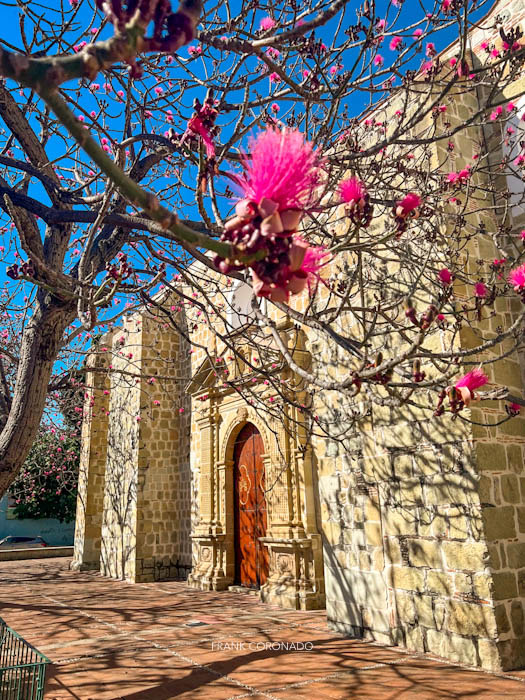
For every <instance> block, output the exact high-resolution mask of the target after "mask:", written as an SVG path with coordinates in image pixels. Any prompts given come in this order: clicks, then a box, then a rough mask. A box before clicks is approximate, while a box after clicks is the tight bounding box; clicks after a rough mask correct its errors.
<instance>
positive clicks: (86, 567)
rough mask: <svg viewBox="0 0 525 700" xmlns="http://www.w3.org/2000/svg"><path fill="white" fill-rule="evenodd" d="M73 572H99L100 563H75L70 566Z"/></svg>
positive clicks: (75, 561)
mask: <svg viewBox="0 0 525 700" xmlns="http://www.w3.org/2000/svg"><path fill="white" fill-rule="evenodd" d="M69 568H70V569H71V571H99V570H100V561H77V560H75V559H73V561H72V562H71V563H70V564H69Z"/></svg>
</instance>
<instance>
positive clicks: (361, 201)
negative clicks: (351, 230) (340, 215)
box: [338, 177, 374, 226]
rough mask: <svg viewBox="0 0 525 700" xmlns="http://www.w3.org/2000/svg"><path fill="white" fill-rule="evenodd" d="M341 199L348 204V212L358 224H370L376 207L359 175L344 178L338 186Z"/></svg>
mask: <svg viewBox="0 0 525 700" xmlns="http://www.w3.org/2000/svg"><path fill="white" fill-rule="evenodd" d="M338 191H339V196H340V198H341V201H342V202H344V203H345V204H346V213H347V214H348V216H349V218H350V219H351V221H353V223H354V224H356V225H362V226H368V225H369V224H370V222H371V221H372V215H373V211H374V208H373V206H372V205H371V204H370V195H369V194H368V191H367V189H366V187H365V184H364V183H363V182H362V181H361V180H359V178H357V177H349V178H347V179H346V180H342V181H341V182H340V183H339V187H338Z"/></svg>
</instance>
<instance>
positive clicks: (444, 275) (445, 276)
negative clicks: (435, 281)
mask: <svg viewBox="0 0 525 700" xmlns="http://www.w3.org/2000/svg"><path fill="white" fill-rule="evenodd" d="M438 278H439V281H440V282H441V284H444V285H445V286H448V285H450V284H452V279H453V278H452V273H451V272H450V270H449V269H447V268H446V267H444V268H443V269H442V270H440V271H439V272H438Z"/></svg>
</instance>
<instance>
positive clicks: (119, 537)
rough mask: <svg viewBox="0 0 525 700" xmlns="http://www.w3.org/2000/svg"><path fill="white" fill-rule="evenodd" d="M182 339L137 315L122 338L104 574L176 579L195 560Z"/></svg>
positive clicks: (115, 364)
mask: <svg viewBox="0 0 525 700" xmlns="http://www.w3.org/2000/svg"><path fill="white" fill-rule="evenodd" d="M184 350H185V348H184V347H183V343H182V342H181V340H180V337H179V336H178V334H176V333H175V332H174V331H173V330H172V329H170V328H169V327H168V326H167V325H166V324H165V323H163V321H162V319H157V318H154V317H153V316H152V315H150V314H147V313H144V314H140V315H139V314H136V315H134V316H132V317H130V318H128V319H126V321H125V323H124V325H123V328H122V330H120V329H119V330H118V331H116V332H115V335H114V340H113V359H112V371H111V394H110V405H109V412H110V416H111V420H110V424H109V429H108V457H107V469H106V487H105V488H106V490H105V499H104V515H103V525H102V555H101V570H102V572H103V573H104V574H105V575H107V576H112V577H117V578H124V579H126V580H128V581H133V582H136V581H151V580H160V579H166V578H173V577H175V576H176V575H177V574H180V566H181V565H189V564H190V561H191V540H190V509H191V474H190V466H189V406H188V402H187V400H186V399H185V397H184V395H183V392H182V385H183V384H184V383H185V382H186V380H187V376H188V372H189V370H188V369H187V368H186V364H187V363H188V356H187V352H186V353H185V352H184Z"/></svg>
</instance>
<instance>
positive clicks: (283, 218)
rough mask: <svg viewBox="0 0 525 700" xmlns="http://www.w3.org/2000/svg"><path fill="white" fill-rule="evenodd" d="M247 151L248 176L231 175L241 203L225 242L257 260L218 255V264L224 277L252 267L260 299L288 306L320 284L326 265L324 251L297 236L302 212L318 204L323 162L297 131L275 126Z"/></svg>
mask: <svg viewBox="0 0 525 700" xmlns="http://www.w3.org/2000/svg"><path fill="white" fill-rule="evenodd" d="M249 146H250V153H249V155H247V154H245V155H244V156H243V166H244V172H243V173H242V174H235V175H233V178H234V180H235V181H236V183H237V186H238V188H239V190H240V191H241V193H242V195H243V199H241V200H240V201H239V202H238V203H237V205H236V207H235V213H236V215H235V216H234V217H233V218H232V219H230V221H228V222H227V223H226V226H225V228H224V232H223V234H222V236H221V240H222V241H224V242H228V243H230V244H232V246H234V247H235V250H236V251H238V252H241V253H243V254H245V255H249V256H252V255H253V257H254V259H253V260H252V261H250V262H248V263H244V262H240V261H239V260H237V259H236V258H235V257H232V258H228V259H224V258H221V257H219V256H216V258H215V265H216V266H217V268H218V269H219V270H220V271H221V272H224V273H228V272H230V271H232V270H242V269H244V268H245V267H249V268H250V269H251V274H252V284H253V289H254V292H255V294H256V295H257V296H261V297H267V298H269V299H272V300H273V301H288V299H289V297H290V295H293V294H299V293H300V292H302V291H303V289H304V288H305V287H306V286H307V285H308V286H309V287H311V286H312V284H314V283H315V282H316V281H318V280H319V279H320V269H321V268H322V267H323V265H324V264H326V262H327V261H328V253H327V251H326V250H325V249H324V248H322V247H314V246H310V245H309V244H308V243H307V242H306V241H305V240H304V239H303V238H301V237H300V236H299V235H298V233H297V228H298V226H299V222H300V221H301V218H302V216H303V214H304V212H305V211H308V210H311V209H312V207H314V206H315V204H316V201H317V200H316V194H315V190H316V188H317V186H318V184H319V182H320V165H321V161H320V159H319V157H318V155H317V153H315V151H314V149H313V146H312V144H311V143H309V142H307V141H305V140H304V137H303V135H302V134H301V133H300V132H299V131H298V130H291V129H282V130H279V129H277V128H273V127H271V128H268V129H266V131H262V132H260V133H259V134H258V135H257V137H256V138H252V139H251V140H250V143H249ZM261 252H264V257H263V258H261V259H259V256H260V254H261Z"/></svg>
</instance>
